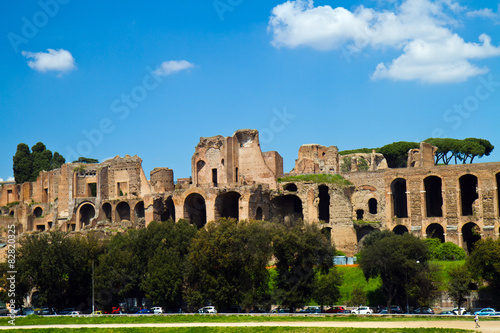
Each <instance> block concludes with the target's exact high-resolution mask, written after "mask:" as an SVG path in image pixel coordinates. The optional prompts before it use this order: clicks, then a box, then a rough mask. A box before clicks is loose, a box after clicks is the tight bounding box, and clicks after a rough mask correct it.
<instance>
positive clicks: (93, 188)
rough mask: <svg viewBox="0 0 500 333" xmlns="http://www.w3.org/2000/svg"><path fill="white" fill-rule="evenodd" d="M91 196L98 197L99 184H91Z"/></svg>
mask: <svg viewBox="0 0 500 333" xmlns="http://www.w3.org/2000/svg"><path fill="white" fill-rule="evenodd" d="M88 186H89V196H91V197H96V196H97V184H96V183H89V185H88Z"/></svg>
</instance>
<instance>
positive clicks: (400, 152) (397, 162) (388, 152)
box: [377, 141, 420, 168]
mask: <svg viewBox="0 0 500 333" xmlns="http://www.w3.org/2000/svg"><path fill="white" fill-rule="evenodd" d="M419 147H420V145H419V144H418V143H417V142H406V141H399V142H393V143H390V144H388V145H385V146H383V147H381V148H379V149H377V152H379V153H382V154H383V155H384V157H385V159H386V160H387V165H388V166H389V168H405V167H406V166H407V163H408V151H409V150H410V149H415V148H419Z"/></svg>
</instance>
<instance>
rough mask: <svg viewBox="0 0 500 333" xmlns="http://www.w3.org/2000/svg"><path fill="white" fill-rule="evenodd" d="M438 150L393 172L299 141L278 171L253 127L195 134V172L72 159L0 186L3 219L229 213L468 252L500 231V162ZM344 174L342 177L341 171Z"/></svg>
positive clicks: (114, 223)
mask: <svg viewBox="0 0 500 333" xmlns="http://www.w3.org/2000/svg"><path fill="white" fill-rule="evenodd" d="M436 149H437V148H436V147H434V146H432V145H430V144H428V143H421V144H420V148H419V149H412V150H410V151H409V152H408V167H407V168H398V169H391V168H388V166H387V162H386V160H385V158H384V156H383V155H382V154H379V153H375V152H374V151H373V152H372V153H363V154H349V155H342V156H341V155H339V151H338V149H337V147H335V146H330V147H326V146H321V145H318V144H308V145H303V146H301V147H300V148H299V153H298V159H297V160H296V161H295V167H294V168H293V170H292V171H291V172H290V173H289V174H287V175H284V174H283V158H282V157H281V156H280V154H279V153H278V152H275V151H270V152H262V151H261V149H260V144H259V133H258V132H257V131H256V130H238V131H236V132H235V133H234V134H233V135H232V136H230V137H223V136H220V135H218V136H213V137H207V138H203V137H202V138H200V142H199V143H198V145H197V146H196V148H195V152H194V154H193V157H192V159H191V177H190V178H184V179H177V181H176V182H174V174H173V171H172V170H171V169H169V168H163V167H162V168H155V169H154V170H152V171H151V174H150V180H149V181H148V180H147V178H146V175H145V173H144V171H143V169H142V166H141V164H142V160H141V159H140V158H139V157H137V156H133V157H131V156H128V155H126V156H125V157H119V156H117V157H115V158H113V159H110V160H107V161H104V162H102V163H98V164H83V163H67V164H64V165H63V166H62V167H61V168H60V169H55V170H52V171H42V172H40V174H39V176H38V178H37V180H36V181H34V182H27V183H23V184H8V183H7V184H5V183H4V184H2V185H0V206H1V214H0V226H1V227H3V230H4V231H3V237H6V231H5V230H6V226H7V225H12V224H16V225H17V230H18V232H44V231H48V230H62V231H74V232H83V231H85V230H92V229H98V230H103V231H104V232H107V231H109V232H116V231H120V230H125V229H127V228H141V227H145V226H147V225H148V224H149V223H150V222H151V221H163V220H167V219H173V220H175V221H178V220H179V219H186V220H189V221H190V222H191V223H193V224H195V225H196V226H197V227H198V228H202V227H204V226H205V225H206V224H207V223H210V221H214V220H217V219H219V218H222V217H230V218H235V219H238V220H244V219H255V220H262V219H265V220H275V221H286V220H287V219H293V218H302V219H304V220H305V221H307V223H316V224H318V226H319V227H320V228H321V229H322V231H323V232H324V234H325V235H326V236H328V237H331V239H332V241H333V242H334V243H335V245H336V247H337V249H339V250H341V251H343V252H345V253H346V254H347V255H354V254H355V253H356V252H357V251H358V250H359V245H360V243H361V242H362V239H363V237H364V236H365V235H367V234H368V233H370V232H371V231H373V230H375V229H388V230H391V231H393V232H395V233H397V234H402V233H405V232H410V233H412V234H414V235H417V236H419V237H422V238H426V237H434V238H438V239H440V240H441V241H442V242H444V241H450V242H453V243H455V244H457V245H459V246H462V247H463V248H465V249H466V250H468V249H469V247H470V246H471V244H472V242H474V241H475V240H477V239H479V238H483V237H490V238H494V239H497V238H498V237H499V232H500V222H499V215H500V200H499V193H500V190H499V189H500V163H499V162H494V163H477V164H464V165H437V166H436V165H434V154H435V153H436ZM339 175H340V176H342V177H343V178H344V179H345V180H344V179H342V177H339Z"/></svg>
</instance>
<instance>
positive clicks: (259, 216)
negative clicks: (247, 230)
mask: <svg viewBox="0 0 500 333" xmlns="http://www.w3.org/2000/svg"><path fill="white" fill-rule="evenodd" d="M255 219H256V220H257V221H261V220H262V208H261V207H257V212H256V213H255Z"/></svg>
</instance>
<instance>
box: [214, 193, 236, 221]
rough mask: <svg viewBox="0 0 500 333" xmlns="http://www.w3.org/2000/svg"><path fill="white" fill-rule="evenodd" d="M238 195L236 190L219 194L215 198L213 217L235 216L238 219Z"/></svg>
mask: <svg viewBox="0 0 500 333" xmlns="http://www.w3.org/2000/svg"><path fill="white" fill-rule="evenodd" d="M240 197H241V195H240V194H239V193H238V192H234V191H231V192H226V193H222V194H219V195H218V196H217V198H216V199H215V213H216V214H215V218H216V219H219V218H221V217H225V218H235V219H237V220H238V219H239V211H240Z"/></svg>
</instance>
